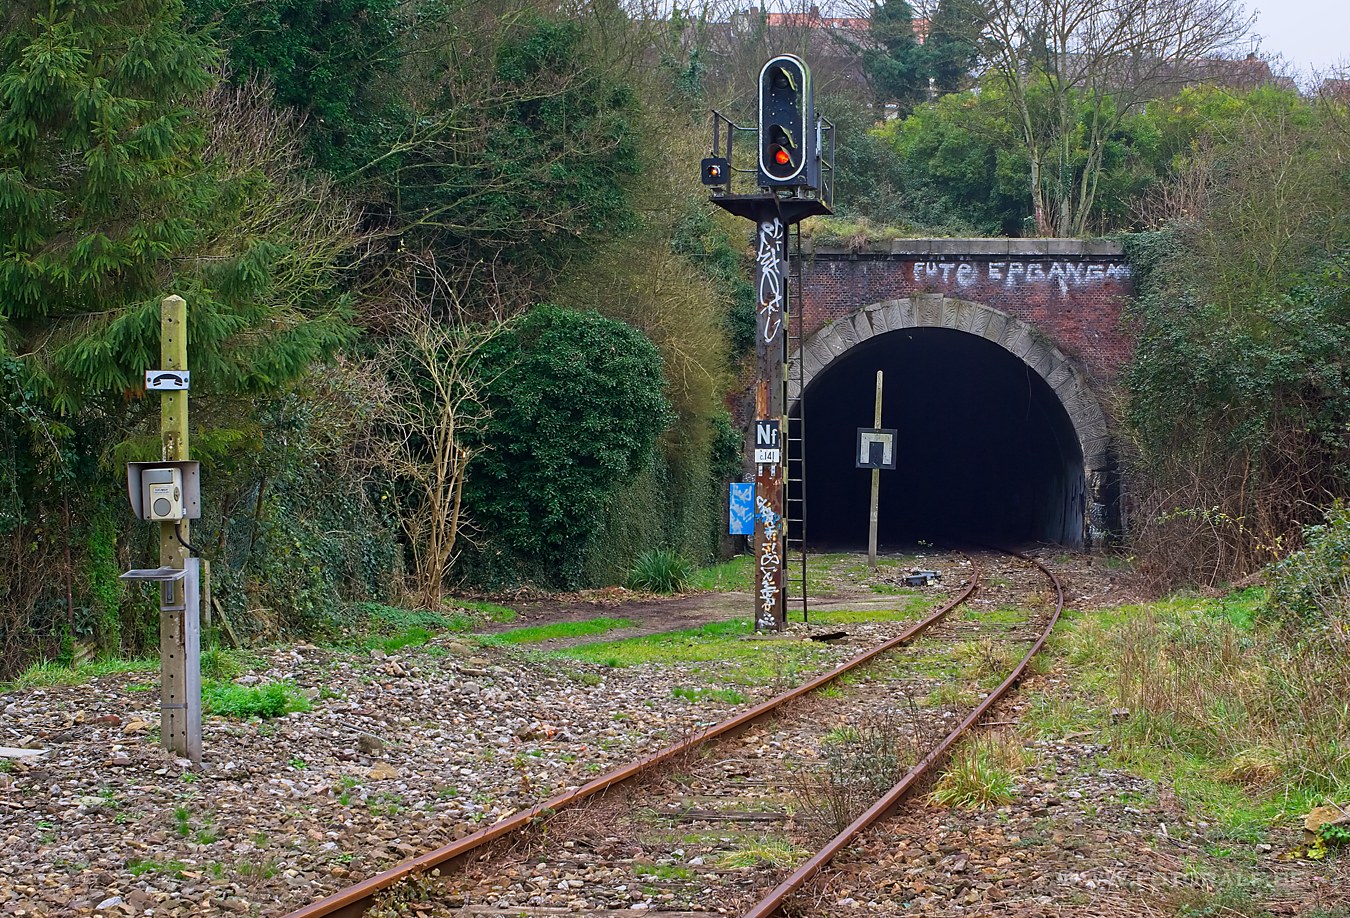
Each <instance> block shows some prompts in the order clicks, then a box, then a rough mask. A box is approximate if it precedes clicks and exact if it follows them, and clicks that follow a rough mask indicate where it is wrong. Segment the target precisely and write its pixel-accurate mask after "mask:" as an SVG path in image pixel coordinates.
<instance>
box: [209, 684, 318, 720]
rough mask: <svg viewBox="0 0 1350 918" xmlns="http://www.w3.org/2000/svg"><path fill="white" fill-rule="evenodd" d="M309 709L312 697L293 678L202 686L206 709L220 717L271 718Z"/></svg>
mask: <svg viewBox="0 0 1350 918" xmlns="http://www.w3.org/2000/svg"><path fill="white" fill-rule="evenodd" d="M309 709H310V704H309V699H308V698H306V697H305V696H304V695H302V694H300V691H299V690H298V689H297V688H296V687H295V686H294V685H293V684H291V683H289V682H270V683H268V684H266V685H236V684H235V683H233V682H212V683H208V684H207V685H205V686H203V687H202V713H204V714H213V715H215V716H217V717H238V718H249V717H258V718H262V719H263V720H268V719H270V718H273V717H281V716H283V715H286V714H290V713H292V712H295V711H308V710H309Z"/></svg>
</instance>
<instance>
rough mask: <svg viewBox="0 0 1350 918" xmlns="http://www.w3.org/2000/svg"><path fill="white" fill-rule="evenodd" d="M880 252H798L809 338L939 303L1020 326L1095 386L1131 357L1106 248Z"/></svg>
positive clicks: (1116, 261)
mask: <svg viewBox="0 0 1350 918" xmlns="http://www.w3.org/2000/svg"><path fill="white" fill-rule="evenodd" d="M882 246H884V247H885V250H881V249H882ZM882 246H876V247H873V248H872V249H871V250H864V251H861V252H846V251H835V250H827V249H823V248H816V249H815V250H814V251H813V250H812V249H811V248H810V247H809V246H807V247H804V254H803V261H802V266H801V269H802V285H801V290H800V291H799V296H798V297H797V302H799V303H802V304H803V310H804V311H803V318H804V319H805V323H806V334H807V336H808V337H809V336H810V335H811V334H812V333H814V332H815V331H816V330H817V329H819V328H820V327H822V326H823V325H826V324H828V323H829V322H832V321H834V320H835V319H838V318H841V317H843V316H846V315H849V314H851V313H853V312H855V311H857V310H858V309H861V308H863V307H864V306H869V305H871V304H873V303H879V302H882V301H884V300H891V299H898V298H900V297H905V296H909V295H911V294H916V293H943V294H946V295H948V296H953V297H959V298H961V299H964V300H971V301H973V302H976V303H981V304H983V305H985V306H989V307H991V308H993V309H997V310H999V311H1000V312H1005V313H1007V314H1008V315H1011V316H1014V317H1016V318H1018V319H1021V320H1022V321H1024V322H1027V323H1028V324H1030V325H1031V326H1033V327H1034V328H1036V329H1037V330H1039V331H1040V332H1041V333H1043V334H1044V335H1046V336H1047V337H1048V338H1050V339H1051V340H1052V341H1053V342H1054V343H1055V345H1056V346H1057V347H1058V348H1059V349H1060V350H1061V351H1063V352H1064V353H1065V355H1067V356H1068V357H1070V358H1072V359H1074V360H1075V361H1076V362H1078V363H1079V364H1080V365H1081V366H1082V367H1083V368H1084V370H1086V371H1087V373H1088V376H1089V377H1090V378H1094V379H1097V380H1099V381H1101V382H1103V383H1109V382H1110V381H1112V380H1114V379H1115V378H1116V376H1117V375H1118V374H1119V372H1120V371H1121V369H1122V367H1123V366H1124V365H1125V363H1126V362H1127V361H1128V360H1129V359H1130V357H1131V355H1132V354H1133V351H1134V342H1133V339H1132V337H1131V336H1130V335H1129V334H1127V332H1126V331H1125V329H1124V327H1123V324H1122V321H1121V318H1122V311H1123V307H1124V304H1125V301H1126V299H1127V298H1128V297H1129V295H1130V294H1131V292H1132V290H1133V287H1132V283H1131V279H1130V268H1129V265H1128V264H1127V263H1126V261H1125V258H1124V256H1123V254H1122V253H1121V251H1120V249H1119V248H1118V247H1116V246H1114V245H1112V244H1108V243H1088V242H1080V241H1078V240H1006V239H1002V240H994V239H970V240H962V239H937V240H904V241H902V242H895V243H883V244H882Z"/></svg>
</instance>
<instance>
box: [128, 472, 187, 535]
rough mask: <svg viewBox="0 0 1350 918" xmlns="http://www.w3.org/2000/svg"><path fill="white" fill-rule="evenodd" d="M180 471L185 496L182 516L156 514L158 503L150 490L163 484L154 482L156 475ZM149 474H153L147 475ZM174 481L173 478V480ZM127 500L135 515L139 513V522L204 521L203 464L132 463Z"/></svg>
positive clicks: (182, 504) (182, 497)
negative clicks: (154, 511)
mask: <svg viewBox="0 0 1350 918" xmlns="http://www.w3.org/2000/svg"><path fill="white" fill-rule="evenodd" d="M162 471H167V472H170V473H172V472H175V471H176V472H177V473H178V476H177V477H178V478H180V479H181V482H178V483H180V484H181V487H182V493H181V497H180V503H181V507H182V513H181V514H180V515H174V516H169V515H159V514H155V513H153V512H152V510H153V504H154V502H153V501H152V500H151V499H150V496H149V491H150V486H151V485H152V484H160V482H157V481H153V480H152V479H154V478H156V477H157V476H155V475H154V473H155V472H162ZM147 473H150V474H149V475H147ZM170 480H172V479H170ZM127 497H128V499H130V501H131V512H132V513H135V514H136V517H137V518H138V519H142V520H146V521H148V522H162V521H165V520H170V521H172V520H174V519H180V520H196V519H201V515H202V477H201V465H200V463H197V462H195V461H184V462H172V461H164V462H128V463H127Z"/></svg>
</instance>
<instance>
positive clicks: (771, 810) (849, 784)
mask: <svg viewBox="0 0 1350 918" xmlns="http://www.w3.org/2000/svg"><path fill="white" fill-rule="evenodd" d="M977 564H978V567H977V569H978V571H979V573H978V574H976V575H974V576H972V577H971V579H970V582H969V584H968V585H967V586H966V588H965V589H964V590H963V591H962V592H961V593H960V594H959V595H957V596H955V597H954V598H952V599H950V600H949V601H947V602H946V603H944V604H943V605H942V606H941V607H939V608H938V609H936V610H935V611H934V612H933V613H931V614H930V615H928V616H927V617H926V618H924V619H923V620H922V621H920V622H918V623H916V624H915V625H913V626H912V627H910V628H909V629H907V630H906V631H905V632H904V633H902V634H901V635H899V636H898V637H895V638H893V639H891V640H889V641H886V642H885V643H883V644H880V645H878V646H876V647H874V648H872V649H870V650H868V651H866V652H865V653H862V654H859V655H858V656H856V657H854V658H853V659H851V660H849V661H848V662H846V663H844V664H843V665H841V666H839V667H837V668H836V669H834V670H831V671H830V672H828V673H825V674H823V675H821V676H818V677H816V678H814V679H811V680H810V681H808V682H806V683H805V684H803V685H801V686H799V687H798V688H796V689H794V690H792V691H790V692H786V693H784V694H782V695H779V696H777V697H775V698H773V699H770V700H769V701H766V702H763V703H761V704H758V705H755V706H754V707H751V708H749V709H747V710H746V711H744V712H742V713H740V714H739V715H737V716H736V717H734V718H731V719H729V720H727V721H723V722H722V723H719V724H716V725H715V726H712V727H709V728H707V729H705V730H702V731H699V732H698V733H696V734H693V735H691V736H689V737H686V738H685V739H683V740H682V741H680V742H678V743H675V744H672V745H671V746H669V747H667V748H665V749H662V750H660V751H659V752H656V753H653V754H651V755H648V756H645V757H643V758H642V759H639V760H637V761H635V762H633V763H631V764H629V765H626V766H624V767H622V768H619V769H616V770H615V771H613V772H610V773H608V774H605V775H602V776H600V777H598V778H596V779H594V780H592V781H590V782H589V783H587V784H585V785H583V786H581V787H580V788H577V789H575V790H572V791H569V792H567V793H564V794H560V795H558V796H555V797H553V798H551V799H550V800H547V801H545V802H543V803H541V804H538V805H536V806H534V807H531V808H530V809H527V810H524V811H522V812H520V813H516V814H514V815H513V816H511V817H509V818H507V819H504V820H501V821H500V822H498V823H496V824H494V825H492V826H490V827H488V828H486V829H484V830H482V831H479V832H476V833H474V834H472V835H469V836H467V837H465V838H463V839H460V840H459V841H457V842H454V843H452V844H450V845H446V846H444V847H442V848H439V849H437V850H435V851H431V852H428V853H426V854H424V855H421V856H420V857H417V858H413V859H411V860H408V861H405V862H403V863H401V864H398V865H396V866H394V867H393V868H390V869H389V870H386V871H384V872H383V873H380V874H378V875H376V876H374V877H371V878H369V879H367V880H365V881H363V882H361V883H358V884H356V885H355V886H352V887H350V888H348V889H345V890H341V891H339V892H337V893H335V894H333V895H330V896H328V897H326V898H325V899H322V900H321V901H318V902H315V903H313V904H311V905H309V906H306V907H304V908H301V909H299V910H297V911H295V912H292V913H291V915H290V916H288V918H320V916H344V918H353V916H361V915H366V914H368V913H371V912H375V913H377V914H381V915H383V914H408V915H426V916H432V915H450V914H455V915H489V914H510V915H513V916H519V915H525V916H533V915H553V914H569V913H582V912H584V913H586V914H592V915H611V916H614V918H618V916H622V915H638V914H650V913H651V912H652V911H658V912H660V913H662V914H666V915H671V916H679V915H692V914H708V913H709V912H712V913H719V912H720V913H724V914H743V915H747V916H761V918H762V916H770V915H777V914H782V913H783V912H784V908H785V907H787V906H788V905H789V903H790V902H791V900H792V897H793V895H794V894H795V893H797V891H799V890H800V889H802V887H803V886H804V885H805V884H807V883H809V882H811V881H812V879H813V878H815V877H816V876H818V875H819V874H820V873H821V871H822V870H825V869H826V868H827V865H828V863H829V861H830V859H831V858H833V857H834V856H835V855H836V854H838V853H839V852H840V851H842V850H844V849H845V848H847V847H848V846H849V845H850V844H851V843H852V841H853V840H854V839H855V838H857V837H858V835H859V834H861V833H862V832H865V831H866V830H867V828H868V827H869V826H871V825H872V824H873V823H874V822H876V821H877V820H878V819H881V818H883V817H884V816H885V815H886V813H888V812H889V811H890V810H892V809H893V808H894V807H895V806H896V805H897V804H898V803H899V801H900V800H901V799H902V798H903V797H904V796H905V795H906V794H907V793H909V792H910V791H912V790H913V789H914V788H915V787H916V786H918V785H920V784H921V783H922V782H923V781H924V780H925V779H926V778H927V777H928V776H929V774H930V773H931V772H932V771H933V769H934V767H935V766H936V765H937V764H939V763H940V762H942V761H943V760H944V759H945V758H946V756H947V755H948V754H949V753H950V751H951V750H952V748H953V746H955V745H956V744H957V743H958V742H959V741H960V740H961V738H962V737H963V736H964V735H966V734H967V733H968V732H969V731H970V730H971V729H972V728H973V727H974V726H975V725H976V724H977V723H978V722H979V721H980V719H981V718H982V717H984V715H985V714H986V713H987V712H988V710H989V708H990V707H991V706H993V705H994V704H995V703H997V701H998V700H999V699H1000V698H1002V697H1003V696H1004V695H1006V693H1007V692H1008V691H1009V690H1010V689H1011V688H1012V687H1013V686H1014V685H1015V684H1016V682H1017V681H1018V680H1019V679H1020V678H1021V676H1022V675H1023V673H1024V672H1025V669H1026V666H1027V665H1028V664H1029V662H1030V661H1031V659H1032V657H1033V656H1034V655H1035V653H1036V652H1037V651H1039V650H1040V648H1041V646H1042V645H1043V644H1044V642H1045V640H1046V638H1047V637H1048V636H1049V633H1050V631H1051V629H1053V627H1054V624H1055V622H1056V621H1057V620H1058V617H1059V613H1060V609H1061V608H1062V603H1063V596H1062V592H1061V591H1060V587H1059V584H1058V581H1057V580H1056V579H1055V578H1054V576H1053V574H1051V573H1050V571H1049V570H1048V569H1046V568H1045V567H1044V566H1042V565H1040V564H1039V562H1036V561H1034V560H1032V559H1027V558H1017V559H1013V558H1009V557H1007V556H998V555H996V554H994V553H987V554H985V555H983V556H981V558H980V559H979V562H978V563H977ZM982 581H983V583H982V585H981V582H982ZM977 586H978V587H979V590H980V593H981V598H980V599H979V600H975V601H972V597H973V596H974V595H975V594H976V591H977ZM1031 600H1034V601H1031ZM962 605H967V609H968V610H969V611H968V614H965V615H963V616H960V617H957V616H953V615H951V613H952V611H953V610H954V609H957V608H958V607H960V606H962ZM1014 609H1021V610H1023V611H1022V613H1020V614H1018V613H1014V612H1013V610H1014ZM926 636H927V637H926ZM1023 646H1025V647H1026V650H1025V652H1019V653H1010V650H1009V649H1010V648H1014V647H1015V648H1017V650H1018V651H1021V648H1022V647H1023ZM944 648H945V649H944ZM1014 658H1015V660H1016V662H1015V663H1014V662H1013V659H1014ZM995 682H997V685H995V684H994V683H995ZM967 683H969V684H967ZM980 695H983V697H982V698H980V697H979V696H980ZM920 699H922V701H920ZM808 838H809V839H810V840H811V842H812V846H813V847H815V849H816V850H815V853H811V851H810V850H807V848H808V845H807V844H806V843H805V842H803V841H797V840H798V839H808ZM766 889H769V892H768V893H767V894H766V893H765V890H766ZM381 903H384V904H383V905H381ZM399 903H401V904H399ZM634 905H636V906H638V908H636V909H634V908H633V906H634ZM504 909H509V911H503V910H504Z"/></svg>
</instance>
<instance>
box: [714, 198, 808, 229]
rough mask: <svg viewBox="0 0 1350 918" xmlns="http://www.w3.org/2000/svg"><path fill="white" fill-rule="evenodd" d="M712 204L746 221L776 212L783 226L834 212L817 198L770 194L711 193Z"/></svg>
mask: <svg viewBox="0 0 1350 918" xmlns="http://www.w3.org/2000/svg"><path fill="white" fill-rule="evenodd" d="M711 201H712V203H714V204H716V205H717V206H718V207H720V208H722V209H723V210H725V211H727V212H729V213H733V214H735V215H736V216H738V217H745V218H746V219H747V220H759V219H762V218H763V217H764V216H765V215H766V214H768V213H772V212H774V211H777V214H778V217H779V219H780V220H782V221H783V224H784V225H785V226H791V225H792V224H794V223H799V222H801V221H802V220H805V219H806V218H807V217H816V216H829V215H830V214H832V213H834V210H833V209H832V208H831V207H830V206H829V205H828V204H826V203H825V202H824V201H822V200H820V199H818V198H799V197H792V198H783V197H779V196H778V195H776V194H774V193H772V192H761V193H759V194H717V193H716V192H713V194H712V197H711Z"/></svg>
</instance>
